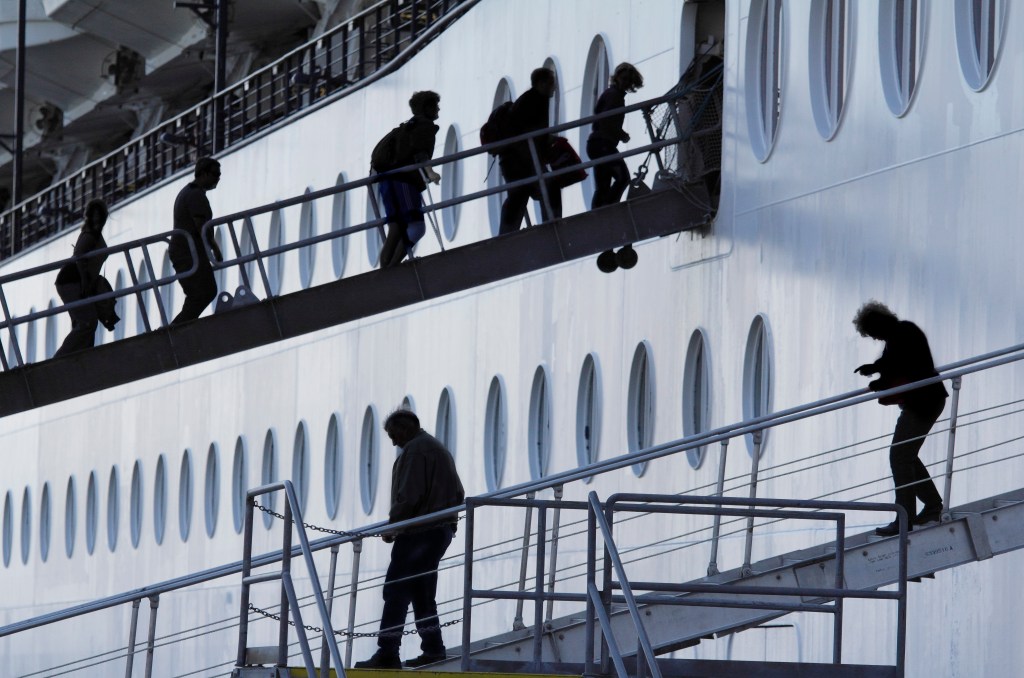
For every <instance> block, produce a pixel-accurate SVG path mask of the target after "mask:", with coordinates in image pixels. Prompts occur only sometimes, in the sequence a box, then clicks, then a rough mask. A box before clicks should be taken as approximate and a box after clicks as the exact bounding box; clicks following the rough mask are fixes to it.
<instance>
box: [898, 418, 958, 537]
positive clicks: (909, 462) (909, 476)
mask: <svg viewBox="0 0 1024 678" xmlns="http://www.w3.org/2000/svg"><path fill="white" fill-rule="evenodd" d="M945 405H946V399H945V398H942V399H941V400H939V401H937V402H936V403H932V404H928V405H924V406H918V407H904V408H903V411H902V412H901V413H900V418H899V419H898V420H897V421H896V431H895V432H894V433H893V435H892V445H891V447H890V448H889V466H890V467H891V468H892V480H893V484H894V485H895V486H896V488H897V489H896V503H897V504H899V505H900V506H902V507H903V508H905V509H906V510H907V516H908V517H909V518H910V520H911V521H913V519H914V516H915V515H917V504H916V503H915V500H917V499H920V500H921V502H922V503H923V504H924V506H925V507H926V508H935V507H938V506H941V505H942V496H941V495H940V494H939V491H938V490H937V489H936V488H935V483H933V482H932V479H931V476H929V475H928V469H926V468H925V466H924V463H922V461H921V460H920V459H919V458H918V456H917V455H918V453H920V451H921V446H922V445H924V441H925V437H924V436H926V435H927V434H928V431H930V430H931V429H932V426H934V425H935V422H936V421H937V420H938V418H939V415H941V414H942V410H943V408H944V407H945ZM915 438H917V440H914V439H915ZM911 483H914V484H913V485H911V486H910V487H902V488H901V487H900V486H901V485H908V484H911Z"/></svg>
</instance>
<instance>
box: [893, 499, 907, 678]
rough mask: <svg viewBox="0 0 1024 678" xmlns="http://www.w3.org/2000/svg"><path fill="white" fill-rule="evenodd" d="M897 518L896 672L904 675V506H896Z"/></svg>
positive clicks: (905, 550)
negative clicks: (897, 599)
mask: <svg viewBox="0 0 1024 678" xmlns="http://www.w3.org/2000/svg"><path fill="white" fill-rule="evenodd" d="M896 520H898V521H899V524H900V580H899V594H900V597H899V601H898V602H897V608H896V672H897V675H900V676H902V675H904V671H905V670H906V659H907V544H908V539H907V537H908V532H907V528H908V523H909V519H908V516H907V511H906V509H904V508H903V507H902V506H897V507H896Z"/></svg>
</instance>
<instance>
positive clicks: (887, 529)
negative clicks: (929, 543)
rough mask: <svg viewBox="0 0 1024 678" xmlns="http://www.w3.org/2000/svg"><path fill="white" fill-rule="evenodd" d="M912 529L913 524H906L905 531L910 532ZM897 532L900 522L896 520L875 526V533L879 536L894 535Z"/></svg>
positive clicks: (898, 531)
mask: <svg viewBox="0 0 1024 678" xmlns="http://www.w3.org/2000/svg"><path fill="white" fill-rule="evenodd" d="M913 529H914V526H913V525H907V532H910V531H911V530H913ZM899 533H900V523H899V521H898V520H894V521H892V522H891V523H889V524H888V525H883V526H882V527H876V528H875V534H877V535H878V536H879V537H894V536H896V535H897V534H899Z"/></svg>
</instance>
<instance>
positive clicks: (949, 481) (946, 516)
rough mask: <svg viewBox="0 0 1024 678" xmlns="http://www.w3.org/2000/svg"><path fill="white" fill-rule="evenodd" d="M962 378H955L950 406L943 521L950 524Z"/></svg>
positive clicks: (943, 493)
mask: <svg viewBox="0 0 1024 678" xmlns="http://www.w3.org/2000/svg"><path fill="white" fill-rule="evenodd" d="M961 379H962V377H953V399H952V401H951V402H950V404H949V440H948V441H947V443H946V479H945V484H944V487H943V488H942V521H943V522H949V520H950V519H951V516H950V513H949V506H950V504H949V499H950V494H951V493H952V491H953V456H954V454H955V450H956V417H957V413H958V411H959V408H960V383H961Z"/></svg>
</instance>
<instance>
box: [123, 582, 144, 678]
mask: <svg viewBox="0 0 1024 678" xmlns="http://www.w3.org/2000/svg"><path fill="white" fill-rule="evenodd" d="M141 603H142V601H141V600H140V599H138V598H136V599H135V600H133V601H132V620H131V622H130V624H131V625H130V626H129V627H128V654H127V656H126V660H127V661H126V662H125V667H124V678H132V668H133V666H134V664H135V633H136V631H137V630H138V628H139V605H140V604H141Z"/></svg>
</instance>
